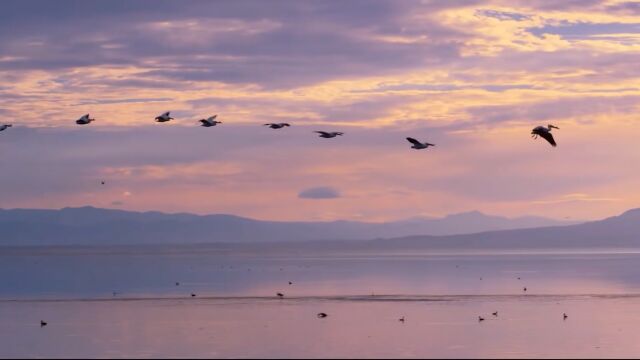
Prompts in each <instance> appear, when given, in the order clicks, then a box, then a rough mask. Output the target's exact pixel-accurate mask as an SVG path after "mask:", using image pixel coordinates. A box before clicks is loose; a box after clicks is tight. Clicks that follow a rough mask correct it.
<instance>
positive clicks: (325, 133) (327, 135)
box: [314, 131, 344, 139]
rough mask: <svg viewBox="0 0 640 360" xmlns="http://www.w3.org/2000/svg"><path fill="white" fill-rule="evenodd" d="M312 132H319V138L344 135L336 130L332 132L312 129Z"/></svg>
mask: <svg viewBox="0 0 640 360" xmlns="http://www.w3.org/2000/svg"><path fill="white" fill-rule="evenodd" d="M314 133H318V134H320V137H321V138H325V139H331V138H334V137H336V136H342V135H344V133H341V132H337V131H334V132H326V131H314Z"/></svg>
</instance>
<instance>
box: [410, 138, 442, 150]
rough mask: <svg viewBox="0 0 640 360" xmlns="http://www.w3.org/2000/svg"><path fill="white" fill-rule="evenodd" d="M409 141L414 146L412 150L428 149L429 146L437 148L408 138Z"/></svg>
mask: <svg viewBox="0 0 640 360" xmlns="http://www.w3.org/2000/svg"><path fill="white" fill-rule="evenodd" d="M407 141H408V142H410V143H412V144H413V146H412V147H411V148H412V149H416V150H422V149H427V148H428V147H429V146H436V145H435V144H430V143H428V142H425V143H421V142H420V141H418V140H416V139H414V138H410V137H408V138H407Z"/></svg>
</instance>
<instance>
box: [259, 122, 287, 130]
mask: <svg viewBox="0 0 640 360" xmlns="http://www.w3.org/2000/svg"><path fill="white" fill-rule="evenodd" d="M264 126H268V127H270V128H272V129H282V128H283V127H285V126H291V125H289V124H287V123H273V124H264Z"/></svg>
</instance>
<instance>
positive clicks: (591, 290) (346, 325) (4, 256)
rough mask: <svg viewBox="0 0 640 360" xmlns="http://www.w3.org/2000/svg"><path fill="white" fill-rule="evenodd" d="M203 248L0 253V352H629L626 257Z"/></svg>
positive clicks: (633, 272)
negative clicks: (321, 314) (43, 324)
mask: <svg viewBox="0 0 640 360" xmlns="http://www.w3.org/2000/svg"><path fill="white" fill-rule="evenodd" d="M214 250H215V249H214ZM214 250H211V249H208V250H207V249H196V250H193V249H191V250H188V251H185V250H184V249H179V248H176V249H175V251H173V250H170V251H162V252H155V251H152V250H146V251H140V250H135V251H126V250H125V251H123V250H118V251H112V252H101V251H87V250H65V251H59V250H47V249H44V250H43V249H39V250H37V251H24V250H20V251H17V252H16V251H13V250H6V249H5V250H4V251H3V250H0V357H45V356H47V357H80V356H87V357H233V358H238V357H240V358H242V357H279V358H282V357H285V358H288V357H314V358H317V357H451V358H454V357H573V358H575V357H581V356H585V357H614V356H616V357H638V356H640V343H639V342H637V341H636V337H637V331H638V329H639V328H640V267H639V266H638V265H640V255H639V254H638V253H636V252H634V251H628V250H613V249H612V250H608V251H602V250H599V251H588V250H585V251H581V252H579V253H575V252H574V253H568V252H561V251H547V252H531V253H513V252H501V253H465V254H455V253H440V254H426V253H425V254H421V253H411V254H392V255H388V254H371V253H346V254H343V253H297V254H275V253H269V254H264V253H260V252H256V253H252V252H251V251H244V252H242V253H238V254H234V253H228V252H227V253H220V252H219V251H214ZM290 281H291V282H292V285H289V282H290ZM176 282H177V283H179V284H178V285H176ZM525 287H526V288H527V291H526V292H525V291H524V288H525ZM277 292H281V293H283V294H284V295H285V297H284V299H278V298H277V297H276V296H275V295H276V293H277ZM114 293H115V294H114ZM191 294H195V295H197V296H196V297H191ZM495 311H498V316H497V317H496V316H493V315H492V313H493V312H495ZM319 312H324V313H327V314H328V315H329V316H328V317H327V318H324V319H319V318H317V317H316V314H317V313H319ZM563 313H567V314H568V316H569V317H568V318H567V319H566V320H563V317H562V315H563ZM478 316H482V317H484V318H485V319H486V320H485V321H483V322H479V321H478ZM401 317H404V318H405V320H406V321H405V322H404V323H402V322H400V321H398V319H399V318H401ZM40 320H45V321H47V322H48V325H47V326H46V327H43V328H41V327H40Z"/></svg>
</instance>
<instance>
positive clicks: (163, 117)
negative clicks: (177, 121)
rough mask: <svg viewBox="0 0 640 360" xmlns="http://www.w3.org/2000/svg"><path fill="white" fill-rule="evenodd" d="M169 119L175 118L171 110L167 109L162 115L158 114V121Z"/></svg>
mask: <svg viewBox="0 0 640 360" xmlns="http://www.w3.org/2000/svg"><path fill="white" fill-rule="evenodd" d="M169 120H173V118H172V117H171V112H170V111H167V112H166V113H164V114H162V115H160V116H156V122H167V121H169Z"/></svg>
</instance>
